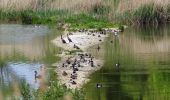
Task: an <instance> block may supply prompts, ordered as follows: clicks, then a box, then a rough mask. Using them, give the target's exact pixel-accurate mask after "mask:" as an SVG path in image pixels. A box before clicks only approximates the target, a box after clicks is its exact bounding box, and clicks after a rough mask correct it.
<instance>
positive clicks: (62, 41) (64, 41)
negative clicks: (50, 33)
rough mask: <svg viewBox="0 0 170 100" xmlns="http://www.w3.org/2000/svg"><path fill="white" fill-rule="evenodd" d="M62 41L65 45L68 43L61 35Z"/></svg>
mask: <svg viewBox="0 0 170 100" xmlns="http://www.w3.org/2000/svg"><path fill="white" fill-rule="evenodd" d="M61 40H62V42H63V43H66V41H65V40H64V39H63V36H62V35H61Z"/></svg>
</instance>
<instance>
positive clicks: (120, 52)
mask: <svg viewBox="0 0 170 100" xmlns="http://www.w3.org/2000/svg"><path fill="white" fill-rule="evenodd" d="M110 41H113V43H111V42H110ZM103 49H104V51H101V52H100V53H96V52H94V51H95V50H92V52H93V53H94V54H95V55H97V56H100V55H101V54H104V59H105V63H104V67H103V68H102V69H101V70H99V71H97V72H95V73H94V74H93V75H92V76H91V77H90V79H91V81H90V82H89V83H88V84H86V85H85V86H84V89H85V93H86V94H85V95H86V99H87V100H169V99H170V84H169V83H170V26H169V25H167V26H163V27H157V28H150V27H145V28H128V29H126V30H125V32H124V33H122V34H120V35H119V37H118V38H116V37H115V36H113V35H110V37H108V38H107V39H106V42H105V43H104V45H103ZM118 62H119V63H120V67H119V68H117V67H116V66H115V64H116V63H118ZM96 83H101V84H102V87H101V88H96Z"/></svg>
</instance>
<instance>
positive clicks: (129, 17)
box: [0, 0, 170, 27]
mask: <svg viewBox="0 0 170 100" xmlns="http://www.w3.org/2000/svg"><path fill="white" fill-rule="evenodd" d="M17 1H18V2H17ZM0 4H1V7H0V15H1V16H0V21H1V22H18V23H24V24H56V23H59V22H71V23H72V26H73V27H103V26H108V27H109V26H112V24H113V23H121V24H145V23H158V24H159V23H167V22H169V20H170V3H169V2H168V0H162V1H155V0H147V1H146V0H140V1H136V0H128V1H124V0H107V1H106V0H94V1H90V0H87V1H82V0H75V1H70V0H35V1H32V0H25V1H24V2H23V1H21V0H16V1H15V2H12V1H10V0H2V1H0ZM82 13H83V14H84V15H82ZM99 25H100V26H99Z"/></svg>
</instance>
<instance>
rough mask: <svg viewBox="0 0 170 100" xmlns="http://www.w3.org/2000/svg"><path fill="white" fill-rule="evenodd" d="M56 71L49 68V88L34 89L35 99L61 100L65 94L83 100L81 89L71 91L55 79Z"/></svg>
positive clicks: (76, 99) (75, 99)
mask: <svg viewBox="0 0 170 100" xmlns="http://www.w3.org/2000/svg"><path fill="white" fill-rule="evenodd" d="M56 77H57V75H56V72H55V71H53V70H51V71H50V72H49V83H48V84H49V88H48V89H47V90H46V91H39V90H37V91H35V92H34V94H33V95H34V97H35V98H36V100H62V99H63V97H64V96H65V95H67V94H71V95H73V100H84V94H83V92H82V91H78V90H75V91H72V90H70V89H68V88H66V87H65V86H63V85H60V84H59V83H58V80H56Z"/></svg>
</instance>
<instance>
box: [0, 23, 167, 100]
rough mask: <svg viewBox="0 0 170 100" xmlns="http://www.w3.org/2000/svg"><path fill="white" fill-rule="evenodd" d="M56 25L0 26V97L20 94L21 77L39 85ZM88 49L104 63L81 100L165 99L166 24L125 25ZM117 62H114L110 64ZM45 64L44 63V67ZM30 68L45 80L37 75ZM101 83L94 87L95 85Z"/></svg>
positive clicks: (49, 60)
mask: <svg viewBox="0 0 170 100" xmlns="http://www.w3.org/2000/svg"><path fill="white" fill-rule="evenodd" d="M58 33H60V31H59V30H57V29H55V28H49V27H47V26H36V25H18V24H10V25H8V24H1V25H0V74H1V75H0V100H3V99H6V98H7V99H11V97H12V96H15V97H20V95H21V93H20V88H21V87H20V86H21V84H22V82H23V80H24V82H26V83H28V84H29V85H30V87H31V88H34V89H37V88H43V87H44V85H43V82H46V81H47V80H48V71H47V70H46V69H48V68H49V69H53V68H51V64H52V63H54V62H56V61H57V60H59V58H56V57H54V56H55V55H56V54H57V52H59V51H60V48H57V47H56V46H54V45H53V44H52V43H51V40H52V39H54V38H55V37H56V36H57V34H58ZM95 48H96V47H95V46H93V48H90V49H89V52H92V53H93V55H95V56H96V57H100V58H102V59H103V60H104V61H105V63H104V66H103V68H102V69H101V70H99V71H97V72H95V73H94V74H92V75H91V76H90V79H91V81H90V82H89V83H87V84H86V85H85V86H84V87H83V89H84V90H85V97H86V100H133V99H134V100H142V99H144V100H167V99H169V98H170V84H169V83H170V79H169V76H170V25H167V26H163V27H157V28H155V27H140V28H133V27H132V28H131V27H129V28H127V29H126V30H125V31H124V32H123V33H121V34H120V35H119V36H118V37H115V36H113V35H112V34H110V36H109V37H108V38H107V39H106V40H105V42H104V43H103V45H102V47H101V48H102V49H101V50H100V51H99V52H96V49H95ZM117 63H120V66H119V67H116V66H115V65H116V64H117ZM44 67H45V68H44ZM34 71H37V72H38V73H42V74H43V76H44V80H38V79H37V80H36V79H35V75H34ZM97 83H100V84H102V87H101V88H96V84H97Z"/></svg>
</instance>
